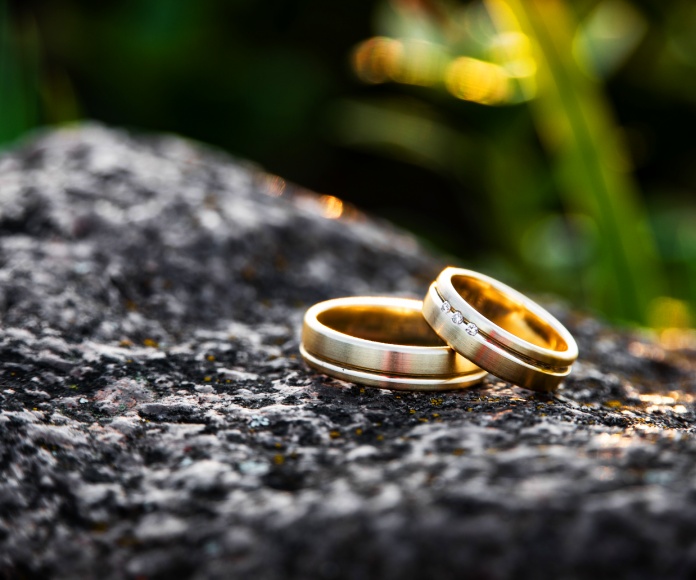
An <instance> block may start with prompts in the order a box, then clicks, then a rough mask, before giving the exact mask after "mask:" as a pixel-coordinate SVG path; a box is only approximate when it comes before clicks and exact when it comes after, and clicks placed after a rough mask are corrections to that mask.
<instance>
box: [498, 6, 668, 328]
mask: <svg viewBox="0 0 696 580" xmlns="http://www.w3.org/2000/svg"><path fill="white" fill-rule="evenodd" d="M488 6H489V9H490V10H491V14H492V16H493V18H494V20H495V21H496V24H497V26H498V27H499V28H500V30H501V32H508V31H521V32H522V33H524V34H526V35H527V36H528V37H529V38H530V39H531V40H532V42H533V44H535V45H536V50H535V58H536V60H537V67H538V68H537V79H536V80H537V83H538V93H537V98H536V99H534V100H533V101H531V103H530V105H531V107H532V111H533V115H534V119H535V123H536V125H537V131H538V132H539V134H540V137H541V139H542V141H543V143H544V145H545V147H546V149H547V150H548V151H549V153H550V155H551V156H552V158H553V160H554V163H555V165H556V174H557V178H558V180H559V188H560V192H561V194H562V195H563V196H564V203H565V205H566V206H567V208H568V209H569V210H573V211H578V212H580V213H585V214H587V215H589V216H590V217H591V218H592V219H593V220H594V221H595V222H596V224H597V227H598V229H599V262H598V263H597V264H593V265H592V266H591V267H590V268H588V269H587V270H586V271H585V272H580V273H579V274H580V275H583V274H584V276H585V280H584V283H585V287H586V288H588V290H589V292H590V305H591V306H594V307H596V308H598V309H599V310H601V311H603V312H605V313H612V314H613V315H615V316H616V317H617V318H618V319H622V320H624V321H633V322H639V323H645V322H646V313H647V310H648V304H649V302H650V301H651V299H653V298H654V297H656V296H658V295H659V286H660V284H661V280H662V278H661V276H660V275H659V271H658V266H657V261H656V255H655V251H654V243H653V239H652V235H651V234H650V230H649V227H648V223H647V220H646V216H645V212H644V211H643V208H642V206H641V204H640V198H639V196H638V192H637V190H636V186H635V185H634V182H633V180H632V178H631V176H630V175H629V174H628V173H627V171H626V164H627V162H626V159H627V157H626V153H625V151H623V148H622V144H621V143H620V141H619V139H618V138H617V135H618V131H617V128H616V126H615V124H614V122H613V120H612V116H611V113H610V112H609V106H608V104H607V103H606V102H605V99H604V97H603V94H602V92H601V89H600V87H599V85H598V84H597V82H596V81H595V80H593V79H592V78H590V77H589V76H588V75H587V74H585V73H584V72H583V70H582V68H581V66H580V65H579V64H578V63H577V61H576V60H575V58H574V56H573V38H574V36H575V31H576V29H577V26H576V24H575V23H574V22H573V19H572V16H571V15H570V13H569V11H568V10H567V8H566V5H565V4H564V3H563V2H562V1H561V0H508V1H504V0H489V1H488Z"/></svg>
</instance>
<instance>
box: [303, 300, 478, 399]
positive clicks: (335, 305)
mask: <svg viewBox="0 0 696 580" xmlns="http://www.w3.org/2000/svg"><path fill="white" fill-rule="evenodd" d="M422 307H423V303H422V302H421V301H420V300H409V299H405V298H378V297H353V298H337V299H334V300H327V301H326V302H320V303H319V304H315V305H314V306H312V307H311V308H310V309H309V310H307V313H306V314H305V317H304V323H303V327H302V344H301V346H300V353H301V354H302V357H303V358H304V360H305V361H306V362H307V364H309V366H311V367H313V368H315V369H316V370H318V371H320V372H322V373H325V374H327V375H331V376H333V377H336V378H338V379H341V380H344V381H349V382H353V383H359V384H362V385H369V386H373V387H381V388H387V389H398V390H411V391H444V390H450V389H460V388H464V387H468V386H471V385H473V384H476V383H478V382H479V381H480V380H481V379H482V378H483V377H484V376H486V372H485V371H483V370H481V369H480V368H478V367H477V366H476V365H474V364H473V363H471V362H469V361H468V360H466V359H465V358H463V357H461V356H460V355H458V354H457V353H456V352H454V351H453V350H452V349H451V348H449V347H448V346H447V345H446V344H445V343H444V342H443V341H442V340H441V339H440V338H439V337H438V336H437V334H435V333H434V332H433V331H432V329H431V328H430V327H429V326H428V324H427V323H426V322H425V319H424V318H423V315H422Z"/></svg>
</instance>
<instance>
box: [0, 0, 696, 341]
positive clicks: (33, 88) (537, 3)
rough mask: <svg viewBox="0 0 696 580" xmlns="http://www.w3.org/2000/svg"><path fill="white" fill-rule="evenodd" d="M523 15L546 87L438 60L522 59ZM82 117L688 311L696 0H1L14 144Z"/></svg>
mask: <svg viewBox="0 0 696 580" xmlns="http://www.w3.org/2000/svg"><path fill="white" fill-rule="evenodd" d="M510 33H514V34H517V35H518V36H519V35H521V37H522V38H526V39H528V40H529V55H528V56H529V58H530V59H532V61H533V63H534V67H535V73H534V75H533V82H534V90H533V91H529V90H527V89H528V85H525V83H526V82H527V81H525V80H524V79H522V80H520V79H513V80H511V83H512V84H511V85H510V86H513V84H514V87H515V88H514V90H513V91H512V92H510V93H509V94H508V95H507V97H506V98H504V99H501V100H500V101H499V102H495V103H488V104H481V102H472V101H470V100H462V99H461V98H456V97H455V96H454V95H453V93H452V90H451V87H450V89H449V90H448V86H449V85H448V84H447V82H446V79H445V77H446V75H445V76H443V77H442V78H440V77H438V76H437V75H438V74H440V72H441V71H440V68H438V67H440V65H441V64H442V63H446V62H453V61H454V60H456V59H457V58H460V57H467V58H473V59H477V61H482V62H484V63H492V64H494V65H495V66H497V67H506V66H507V67H508V68H507V69H506V70H512V69H511V68H510V63H511V62H512V61H513V60H514V58H515V57H516V55H515V54H511V53H510V50H518V51H519V49H510V50H508V52H507V53H505V50H502V51H501V49H500V47H501V46H502V45H501V43H500V42H499V41H500V39H501V38H503V37H504V35H505V34H508V35H510ZM508 37H509V36H508ZM508 37H505V38H508ZM370 38H378V39H379V38H386V39H388V40H389V42H392V41H397V42H398V43H399V44H398V46H399V47H402V48H403V47H405V48H404V50H402V51H401V53H399V54H400V55H401V56H400V57H399V58H400V60H399V65H398V66H400V67H401V69H399V70H400V71H401V72H400V73H399V74H394V73H393V69H392V75H391V77H390V76H389V74H387V75H386V76H385V78H381V79H379V82H375V78H374V77H369V75H368V76H367V77H366V76H365V74H362V76H361V70H360V67H359V66H358V65H355V62H357V61H355V60H354V61H353V65H351V62H352V61H351V58H354V57H355V54H356V52H355V51H356V50H358V49H359V47H360V46H365V44H364V43H365V41H368V40H369V39H370ZM361 43H363V44H361ZM496 43H497V44H496ZM389 46H392V45H389ZM393 46H396V45H393ZM413 47H416V48H417V47H425V49H423V50H425V52H423V50H421V52H418V50H420V49H418V50H416V49H414V48H413ZM503 48H504V47H503ZM426 52H427V53H428V54H430V55H431V56H432V55H433V54H435V55H436V57H432V58H431V61H432V62H431V61H424V60H423V59H424V58H425V57H424V56H423V55H424V54H425V53H426ZM517 56H519V55H517ZM366 62H367V65H365V66H372V67H373V68H374V67H375V66H377V65H376V64H375V62H377V61H375V60H374V59H373V61H366ZM380 62H381V61H380ZM423 62H425V63H426V65H427V64H428V62H431V65H432V66H431V68H430V69H427V70H426V69H422V66H423ZM433 62H435V63H436V64H432V63H433ZM377 64H379V62H377ZM418 67H421V68H420V69H419V68H418ZM442 67H445V68H446V65H445V64H442ZM442 67H441V68H442ZM445 68H443V70H445ZM423 70H425V72H426V73H428V74H431V73H432V74H431V77H432V78H430V77H427V78H428V80H427V82H425V81H423V79H422V78H421V77H419V76H418V75H419V74H420V73H419V71H420V72H422V71H423ZM501 70H502V69H501ZM433 71H434V72H433ZM362 72H363V73H364V72H365V71H362ZM368 72H369V71H368ZM373 72H374V70H373ZM409 75H410V76H409ZM433 75H435V76H433ZM513 76H514V75H513ZM424 78H425V77H424ZM365 81H370V82H365ZM421 81H422V82H421ZM513 81H514V82H513ZM518 81H519V82H518ZM86 118H89V119H98V120H101V121H104V122H106V123H109V124H115V125H124V126H128V127H133V128H137V129H144V130H158V131H159V130H164V131H173V132H177V133H180V134H183V135H186V136H188V137H192V138H195V139H199V140H202V141H206V142H209V143H212V144H215V145H218V146H220V147H223V148H225V149H227V150H228V151H230V152H232V153H234V154H237V155H239V156H242V157H246V158H250V159H253V160H256V161H258V162H260V163H261V164H262V165H263V166H264V167H265V168H266V169H268V170H269V171H271V172H274V173H277V174H279V175H282V176H283V177H285V178H288V179H290V180H292V181H295V182H297V183H299V184H302V185H304V186H306V187H308V188H310V189H314V190H317V191H320V192H322V193H327V194H331V195H335V196H338V197H341V198H344V199H346V200H348V201H351V202H353V203H355V204H356V205H358V206H359V207H361V208H364V209H366V210H369V211H373V212H376V213H378V214H381V215H384V216H385V217H387V218H389V219H392V220H394V221H396V222H397V223H400V224H401V225H403V226H405V227H407V228H410V229H411V230H412V231H414V232H415V233H416V234H418V235H420V236H421V237H422V238H423V239H424V240H426V242H427V243H429V244H431V245H433V246H435V247H438V248H439V249H441V250H444V251H446V252H449V253H450V254H452V255H453V256H454V257H456V259H458V260H459V261H460V262H461V263H462V264H466V265H470V266H471V267H475V268H480V269H483V270H485V271H487V272H489V273H492V274H493V275H497V276H499V277H502V278H504V279H506V280H507V281H509V282H511V283H513V284H516V285H518V286H519V287H521V288H524V289H526V290H531V291H537V292H554V293H557V294H560V295H563V296H565V297H566V298H567V299H568V300H569V301H570V302H571V303H572V304H574V305H575V306H577V307H578V308H584V309H589V310H594V311H597V312H599V313H601V314H603V315H605V316H606V317H608V318H610V319H613V320H616V321H619V322H625V323H638V324H641V325H651V326H654V327H658V328H668V327H688V326H690V325H692V313H693V312H694V308H695V307H696V201H695V198H694V187H695V186H696V163H694V157H695V156H696V147H695V146H694V140H693V138H692V134H693V130H694V127H695V126H696V5H694V4H693V3H691V2H689V1H687V0H669V1H658V0H581V1H578V2H572V3H571V2H569V1H564V0H529V1H526V0H524V1H523V0H509V1H507V2H502V1H499V0H489V1H487V2H485V3H484V2H480V1H470V2H466V1H464V0H462V1H458V2H455V1H446V0H370V1H362V0H360V1H352V2H319V1H317V0H287V1H278V0H276V1H270V2H252V1H251V0H234V1H230V0H195V1H194V0H177V1H176V2H172V1H170V0H123V1H115V0H109V1H105V2H100V3H95V2H88V1H87V0H50V1H49V0H21V1H20V0H14V1H12V0H0V146H2V147H7V146H10V145H11V144H12V143H13V142H14V141H15V140H16V139H19V138H21V137H22V136H24V135H25V134H26V133H27V131H30V130H32V129H34V128H35V127H39V126H43V125H47V124H63V123H70V122H73V121H77V120H80V119H86Z"/></svg>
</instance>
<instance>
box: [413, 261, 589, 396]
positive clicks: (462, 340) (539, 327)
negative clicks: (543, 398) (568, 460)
mask: <svg viewBox="0 0 696 580" xmlns="http://www.w3.org/2000/svg"><path fill="white" fill-rule="evenodd" d="M423 316H424V317H425V319H426V320H427V322H428V324H430V326H431V327H432V328H433V330H434V331H435V332H436V333H437V335H438V336H439V337H440V338H442V339H443V340H444V341H445V342H446V343H447V344H448V345H449V346H451V347H452V348H453V349H454V350H456V351H457V352H458V353H459V354H461V355H462V356H464V357H466V358H467V359H469V360H471V361H472V362H473V363H474V364H476V365H478V366H479V367H481V368H482V369H485V370H487V371H488V372H489V373H491V374H493V375H495V376H496V377H499V378H501V379H504V380H506V381H509V382H511V383H514V384H516V385H519V386H521V387H526V388H528V389H532V390H534V391H541V392H549V391H553V390H554V389H556V387H557V386H558V384H559V383H560V382H561V381H562V380H563V379H564V378H565V377H566V376H568V374H569V373H570V369H571V365H572V364H573V362H575V359H577V357H578V347H577V344H576V343H575V339H573V337H572V336H571V334H570V333H569V332H568V331H567V330H566V328H565V327H564V326H563V325H562V324H561V323H560V322H559V321H558V320H556V318H554V317H553V316H552V315H551V314H549V313H548V312H547V311H546V310H545V309H544V308H542V307H541V306H539V305H538V304H537V303H536V302H534V301H532V300H530V299H529V298H527V297H526V296H524V295H523V294H521V293H519V292H517V291H516V290H514V289H512V288H510V287H509V286H507V285H506V284H503V283H502V282H498V281H497V280H494V279H493V278H490V277H489V276H484V275H483V274H479V273H477V272H473V271H471V270H464V269H459V268H445V269H444V270H443V271H442V272H441V273H440V275H439V276H438V277H437V280H436V281H435V282H434V283H433V284H432V285H431V286H430V289H429V290H428V294H427V295H426V297H425V300H424V301H423Z"/></svg>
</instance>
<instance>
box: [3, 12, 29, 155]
mask: <svg viewBox="0 0 696 580" xmlns="http://www.w3.org/2000/svg"><path fill="white" fill-rule="evenodd" d="M12 24H13V23H12V20H11V19H10V14H9V8H8V2H7V0H0V148H4V147H6V146H7V145H8V144H10V143H11V142H12V141H14V140H15V139H17V138H18V137H20V136H21V135H22V134H24V133H25V132H26V131H27V130H29V129H31V128H32V127H35V126H36V125H37V124H38V91H37V85H38V83H37V78H38V72H37V71H38V68H37V66H36V61H37V59H36V54H35V50H32V49H35V47H36V43H35V42H34V41H35V32H34V31H33V30H27V32H26V35H25V37H24V41H25V42H24V43H23V44H25V45H26V46H24V47H23V48H25V53H28V54H22V51H21V50H20V46H19V43H18V39H19V35H17V34H16V30H14V29H13V26H12ZM23 56H28V57H29V58H27V59H26V61H28V62H23V60H24V59H23V58H22V57H23Z"/></svg>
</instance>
